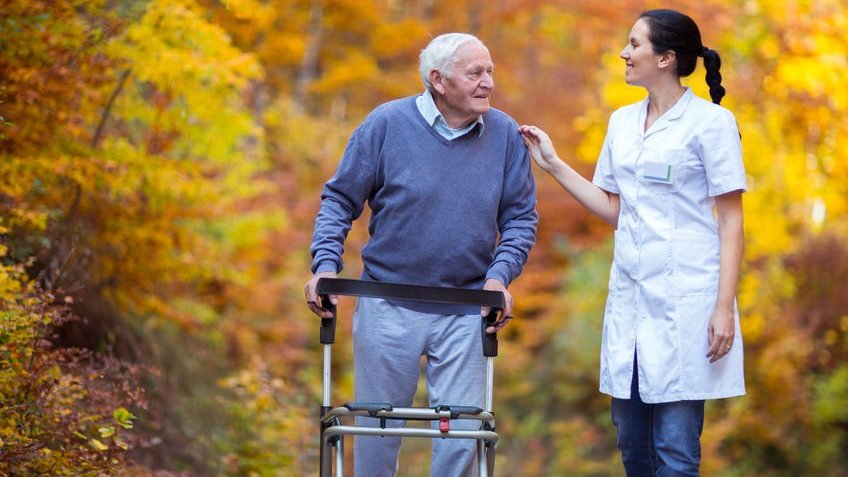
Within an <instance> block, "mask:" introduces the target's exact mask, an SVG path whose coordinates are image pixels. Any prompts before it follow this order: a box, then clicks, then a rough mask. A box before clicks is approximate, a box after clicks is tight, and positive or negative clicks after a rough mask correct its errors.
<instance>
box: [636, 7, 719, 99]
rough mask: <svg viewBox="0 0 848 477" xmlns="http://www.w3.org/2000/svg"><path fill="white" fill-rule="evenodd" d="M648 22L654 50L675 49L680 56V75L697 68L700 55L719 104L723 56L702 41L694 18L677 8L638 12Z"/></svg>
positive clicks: (659, 52) (713, 94) (708, 82)
mask: <svg viewBox="0 0 848 477" xmlns="http://www.w3.org/2000/svg"><path fill="white" fill-rule="evenodd" d="M639 18H640V19H643V18H644V19H645V21H646V22H648V27H649V29H650V31H649V33H648V39H649V40H650V41H651V44H652V45H654V53H656V54H658V55H659V54H662V53H665V52H667V51H673V52H674V54H675V57H676V58H677V71H676V72H675V73H676V74H677V76H678V77H681V78H685V77H687V76H689V75H691V74H692V72H693V71H695V63H696V62H697V61H698V57H699V56H700V57H703V58H704V68H705V69H706V70H707V76H706V80H707V85H708V86H709V87H710V97H711V98H712V100H713V103H715V104H720V103H721V99H722V98H723V97H724V94H725V90H724V87H723V86H722V85H721V73H720V72H719V69H720V68H721V57H720V56H719V55H718V52H717V51H715V50H712V49H710V48H707V47H706V46H704V45H703V43H701V31H700V30H699V29H698V25H697V24H695V21H694V20H692V19H691V18H689V17H688V16H686V15H684V14H683V13H680V12H678V11H676V10H668V9H657V10H647V11H645V12H643V13H642V14H641V15H639Z"/></svg>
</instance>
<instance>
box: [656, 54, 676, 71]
mask: <svg viewBox="0 0 848 477" xmlns="http://www.w3.org/2000/svg"><path fill="white" fill-rule="evenodd" d="M675 60H677V53H675V52H674V50H668V51H666V52H665V53H663V54H662V55H660V58H659V61H657V67H658V68H668V67H669V66H671V65H673V64H674V62H675Z"/></svg>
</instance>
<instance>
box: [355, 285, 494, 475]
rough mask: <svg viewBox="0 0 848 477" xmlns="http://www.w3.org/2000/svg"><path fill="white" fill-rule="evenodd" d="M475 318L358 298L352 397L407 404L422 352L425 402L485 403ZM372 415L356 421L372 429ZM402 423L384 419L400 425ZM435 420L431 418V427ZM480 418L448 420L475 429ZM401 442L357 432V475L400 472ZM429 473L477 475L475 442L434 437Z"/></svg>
mask: <svg viewBox="0 0 848 477" xmlns="http://www.w3.org/2000/svg"><path fill="white" fill-rule="evenodd" d="M480 326H481V317H480V315H479V314H476V315H432V314H428V313H419V312H415V311H412V310H408V309H406V308H401V307H399V306H397V305H394V304H392V303H389V302H387V301H385V300H381V299H376V298H359V299H358V300H357V304H356V311H355V312H354V316H353V353H354V379H355V393H356V401H358V402H386V403H390V404H392V405H393V406H395V407H409V406H411V405H412V401H413V398H414V397H415V391H416V387H417V386H418V378H419V369H420V368H419V367H420V361H421V356H425V357H426V358H427V367H426V380H427V395H428V398H429V401H430V406H436V405H439V404H446V405H462V406H477V407H480V408H482V407H483V406H484V402H483V401H484V400H485V391H486V360H485V358H484V357H483V348H482V345H481V338H480ZM378 423H379V420H378V419H373V418H368V417H363V418H357V425H360V426H373V427H376V426H377V425H378ZM404 424H405V423H404V422H403V421H395V420H389V421H388V422H387V426H393V427H400V426H403V425H404ZM437 424H438V423H433V425H434V426H437ZM479 427H480V423H479V421H474V420H460V421H451V428H452V429H471V430H474V429H479ZM400 445H401V439H400V438H396V437H368V436H357V437H356V440H355V442H354V468H355V471H356V477H393V476H395V475H397V470H398V452H399V451H400ZM430 475H431V476H432V477H464V476H473V475H477V461H476V443H475V441H473V440H467V439H434V440H433V449H432V464H431V468H430Z"/></svg>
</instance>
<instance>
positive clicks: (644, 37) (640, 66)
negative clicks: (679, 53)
mask: <svg viewBox="0 0 848 477" xmlns="http://www.w3.org/2000/svg"><path fill="white" fill-rule="evenodd" d="M649 32H650V28H649V27H648V22H647V21H645V19H644V18H640V19H639V20H636V23H635V24H634V25H633V29H632V30H630V37H629V38H628V41H627V46H625V47H624V49H623V50H621V53H620V54H619V55H618V56H620V57H621V58H622V59H623V60H624V63H625V65H626V66H625V68H624V80H625V81H627V84H632V85H634V86H648V85H649V84H651V82H652V80H653V79H654V78H656V77H657V76H659V74H660V72H661V69H660V68H659V61H660V60H661V59H662V55H657V54H656V53H654V46H653V45H652V44H651V41H650V40H649V39H648V33H649Z"/></svg>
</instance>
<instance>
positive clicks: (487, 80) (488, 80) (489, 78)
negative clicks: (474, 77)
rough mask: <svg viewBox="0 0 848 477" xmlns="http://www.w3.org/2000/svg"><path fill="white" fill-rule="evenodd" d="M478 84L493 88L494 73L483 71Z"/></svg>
mask: <svg viewBox="0 0 848 477" xmlns="http://www.w3.org/2000/svg"><path fill="white" fill-rule="evenodd" d="M480 86H481V87H483V88H489V89H491V88H494V87H495V75H493V74H492V73H483V76H481V77H480Z"/></svg>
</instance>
